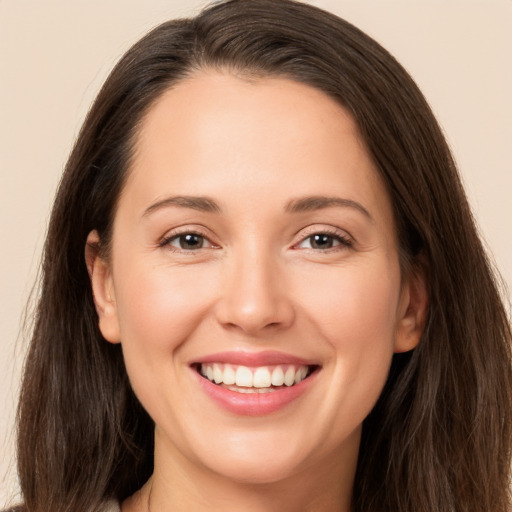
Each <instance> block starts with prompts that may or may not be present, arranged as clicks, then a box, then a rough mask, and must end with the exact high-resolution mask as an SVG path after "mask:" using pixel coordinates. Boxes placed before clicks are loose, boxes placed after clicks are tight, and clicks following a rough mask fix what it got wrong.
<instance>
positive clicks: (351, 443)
mask: <svg viewBox="0 0 512 512" xmlns="http://www.w3.org/2000/svg"><path fill="white" fill-rule="evenodd" d="M175 196H201V197H207V198H209V199H210V200H213V201H215V203H216V205H218V208H219V210H220V211H202V210H199V209H195V208H190V207H186V206H183V205H176V204H164V205H163V206H162V204H160V206H159V207H157V206H154V205H156V204H158V203H161V201H162V200H165V199H166V198H169V197H175ZM309 196H319V197H329V198H332V197H336V198H341V199H343V200H349V201H352V202H353V204H352V203H351V204H348V205H347V204H344V205H343V204H342V205H330V206H325V205H324V207H321V208H311V209H307V210H304V211H291V210H290V202H292V201H296V200H297V199H300V198H304V197H309ZM295 204H296V203H295ZM148 209H149V211H148ZM190 232H195V233H198V234H200V235H202V236H203V237H204V238H203V239H199V240H200V244H199V247H200V248H198V249H190V248H189V247H186V248H185V249H183V248H181V247H180V241H181V242H182V241H183V238H181V239H180V238H172V237H173V236H174V237H176V236H177V235H178V234H181V235H183V234H185V233H190ZM315 233H320V234H321V233H327V235H328V237H330V238H327V239H326V240H327V242H328V243H327V246H328V245H329V244H330V243H331V244H332V247H331V248H327V249H325V248H323V247H325V245H324V246H321V247H319V246H315V245H314V244H312V240H313V239H312V238H311V236H312V235H313V234H315ZM169 239H170V241H169ZM97 240H98V235H97V233H96V232H92V233H91V234H90V236H89V240H88V241H89V242H95V241H97ZM163 240H167V242H163ZM201 240H203V241H202V242H201ZM86 256H87V261H88V267H89V272H90V275H91V280H92V285H93V290H94V295H95V302H96V306H97V311H98V316H99V322H100V329H101V331H102V333H103V335H104V337H105V338H106V340H108V341H109V342H111V343H122V345H123V354H124V357H125V363H126V368H127V372H128V375H129V377H130V381H131V384H132V386H133V389H134V391H135V393H136V394H137V396H138V398H139V399H140V401H141V403H142V404H143V406H144V407H145V408H146V409H147V411H148V412H149V414H150V415H151V417H152V418H153V419H154V421H155V424H156V430H155V470H154V474H153V476H152V478H151V479H150V481H149V482H148V484H147V485H146V486H144V488H143V489H142V490H141V491H140V492H139V493H136V494H135V495H134V496H132V497H131V498H130V499H128V500H126V501H125V502H124V503H123V507H122V509H123V512H127V511H128V512H129V511H144V510H149V508H151V509H152V510H153V511H155V510H158V511H161V512H165V511H167V510H169V511H170V510H173V511H181V510H197V511H201V510H224V511H235V510H236V511H239V510H245V511H250V512H252V511H254V512H256V511H273V510H276V511H277V510H279V511H297V510H307V511H331V510H337V511H349V510H350V500H351V490H352V485H353V479H354V473H355V468H356V463H357V454H358V448H359V442H360V434H361V424H362V421H363V420H364V418H365V417H366V416H367V415H368V413H369V412H370V410H371V409H372V407H373V405H374V404H375V402H376V400H377V398H378V396H379V394H380V392H381V390H382V388H383V385H384V383H385V380H386V377H387V374H388V370H389V366H390V362H391V358H392V355H393V352H399V351H407V350H411V349H412V348H414V346H416V344H417V343H418V341H419V339H420V336H421V332H422V329H423V325H424V320H425V311H426V303H427V297H426V291H425V283H424V279H423V276H422V275H421V273H419V272H416V273H411V275H410V276H404V275H402V273H401V270H400V265H399V258H398V248H397V237H396V230H395V222H394V219H393V214H392V206H391V203H390V199H389V195H388V193H387V191H386V188H385V186H384V184H383V182H382V181H381V179H380V177H379V174H378V172H377V170H376V168H375V165H374V164H373V162H372V160H371V158H370V156H369V154H368V152H367V150H366V148H365V146H364V143H363V142H362V139H361V137H360V135H359V132H358V128H357V126H356V124H355V122H354V120H353V119H352V117H351V116H350V115H349V113H348V112H347V111H346V110H345V109H344V108H343V107H342V106H340V105H339V104H338V103H336V102H335V101H334V100H333V99H331V98H329V97H328V96H326V95H325V94H324V93H322V92H320V91H318V90H316V89H314V88H311V87H309V86H306V85H303V84H299V83H295V82H292V81H289V80H286V79H279V78H265V79H260V80H256V81H254V80H252V81H248V80H244V79H243V78H240V77H235V76H233V75H231V74H229V73H228V72H225V73H221V72H213V71H202V72H199V73H197V74H196V75H194V76H193V77H191V78H189V79H187V80H186V81H184V82H180V83H179V84H178V85H176V86H174V87H173V88H172V89H170V90H169V91H167V92H166V93H165V94H164V95H163V96H162V97H161V98H160V99H159V100H158V101H157V102H156V103H155V105H154V106H153V107H152V108H151V109H150V111H149V112H148V114H147V116H146V118H145V119H144V121H143V123H142V125H141V128H140V133H139V136H138V140H137V144H136V153H135V158H134V161H133V164H132V168H131V170H130V174H129V177H128V179H127V182H126V185H125V187H124V189H123V191H122V194H121V196H120V200H119V203H118V208H117V212H116V216H115V222H114V230H113V240H112V251H111V254H110V257H109V259H108V260H104V259H102V258H101V257H99V256H98V254H97V253H96V252H94V250H93V249H92V248H91V246H90V245H88V249H86ZM233 350H244V351H248V352H259V351H264V350H278V351H281V352H284V353H286V354H292V355H294V356H297V357H302V358H305V359H307V360H312V361H315V362H316V363H317V364H319V365H320V367H321V368H320V371H319V372H318V373H317V374H316V375H315V380H314V381H311V382H312V384H311V385H310V386H309V387H308V389H307V391H306V392H305V393H304V394H303V395H301V396H300V397H299V398H298V399H297V400H295V401H293V402H292V403H290V404H288V405H287V406H285V407H284V408H282V409H280V410H278V411H276V412H273V413H271V414H265V415H261V416H241V415H237V414H234V413H232V412H228V411H226V410H225V409H223V408H222V407H220V406H219V405H217V404H216V403H214V402H213V401H212V400H211V398H210V397H209V396H207V395H206V394H205V393H204V392H203V391H202V390H201V389H200V386H199V385H198V379H197V375H196V374H194V372H193V371H192V370H191V368H190V361H193V360H197V359H199V358H201V357H204V356H206V355H209V354H212V353H217V352H222V351H233ZM149 503H150V507H149Z"/></svg>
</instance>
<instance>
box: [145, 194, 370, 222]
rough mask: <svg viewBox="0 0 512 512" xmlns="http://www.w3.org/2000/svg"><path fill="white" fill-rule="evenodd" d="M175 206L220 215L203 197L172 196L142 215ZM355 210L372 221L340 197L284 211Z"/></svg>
mask: <svg viewBox="0 0 512 512" xmlns="http://www.w3.org/2000/svg"><path fill="white" fill-rule="evenodd" d="M173 206H177V207H179V208H190V209H192V210H198V211H202V212H208V213H221V208H220V206H219V205H218V204H217V203H216V202H215V201H214V200H213V199H211V198H209V197H204V196H173V197H167V198H165V199H161V200H160V201H157V202H156V203H153V204H152V205H151V206H149V207H148V208H147V209H146V210H145V211H144V213H143V217H146V216H148V215H150V214H151V213H153V212H155V211H157V210H160V209H162V208H169V207H173ZM333 206H334V207H343V208H355V209H356V210H358V211H359V212H361V213H363V214H364V215H365V216H366V217H368V218H369V219H370V220H373V218H372V216H371V215H370V212H369V211H368V210H367V209H366V208H365V207H364V206H363V205H362V204H361V203H358V202H357V201H353V200H352V199H343V198H341V197H326V196H307V197H300V198H297V199H292V200H291V201H289V202H288V203H287V204H286V207H285V211H286V212H287V213H301V212H308V211H314V210H322V209H325V208H331V207H333Z"/></svg>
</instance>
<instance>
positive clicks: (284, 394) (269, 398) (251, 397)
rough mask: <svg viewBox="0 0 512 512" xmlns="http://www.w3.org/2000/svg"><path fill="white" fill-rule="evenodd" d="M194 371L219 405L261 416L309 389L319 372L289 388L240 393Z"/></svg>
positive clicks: (247, 414) (240, 413) (234, 410)
mask: <svg viewBox="0 0 512 512" xmlns="http://www.w3.org/2000/svg"><path fill="white" fill-rule="evenodd" d="M193 372H194V373H195V375H196V378H197V379H198V381H199V384H200V386H201V388H202V389H203V391H204V392H205V393H206V394H207V395H208V396H209V397H210V398H211V399H212V400H213V401H214V402H215V403H217V405H220V406H221V407H222V408H224V409H226V410H228V411H229V412H232V413H234V414H239V415H243V416H261V415H264V414H270V413H273V412H276V411H278V410H280V409H283V408H284V407H286V406H287V405H288V404H290V403H291V402H293V401H295V400H297V399H298V398H299V397H301V396H302V395H303V394H304V393H305V392H306V391H307V390H308V388H309V387H310V386H311V383H312V381H313V380H314V379H315V377H316V374H317V373H318V372H317V371H315V372H314V373H313V374H311V375H310V376H309V377H307V378H306V379H304V380H303V381H301V382H299V383H298V384H295V385H294V386H290V387H289V388H288V387H284V388H280V389H276V390H275V391H270V392H268V393H258V392H256V393H238V392H236V391H232V390H230V389H227V388H224V387H222V386H218V385H217V384H214V383H213V382H210V381H209V380H208V379H205V378H204V377H202V376H201V375H199V373H197V372H196V371H195V370H193Z"/></svg>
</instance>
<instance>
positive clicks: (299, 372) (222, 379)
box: [200, 363, 308, 388]
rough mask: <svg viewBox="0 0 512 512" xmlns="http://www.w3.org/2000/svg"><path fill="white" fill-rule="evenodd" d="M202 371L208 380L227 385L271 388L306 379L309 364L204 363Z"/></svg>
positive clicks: (290, 384)
mask: <svg viewBox="0 0 512 512" xmlns="http://www.w3.org/2000/svg"><path fill="white" fill-rule="evenodd" d="M200 372H201V374H202V375H203V376H205V377H206V378H207V379H208V380H210V381H212V382H215V383H216V384H225V385H227V386H232V385H236V386H239V387H245V388H251V387H254V388H269V387H270V386H282V385H285V386H293V385H294V384H298V383H299V382H300V381H302V380H304V379H305V378H306V376H307V374H308V367H307V366H294V365H285V366H283V365H278V366H258V367H256V368H249V367H248V366H234V365H230V364H222V363H204V364H201V366H200Z"/></svg>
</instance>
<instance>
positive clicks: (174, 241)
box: [162, 233, 213, 251]
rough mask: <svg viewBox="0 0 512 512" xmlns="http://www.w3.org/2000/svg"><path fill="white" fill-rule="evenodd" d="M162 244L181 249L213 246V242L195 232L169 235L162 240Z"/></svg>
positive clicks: (190, 249)
mask: <svg viewBox="0 0 512 512" xmlns="http://www.w3.org/2000/svg"><path fill="white" fill-rule="evenodd" d="M162 245H167V246H171V247H172V248H176V249H179V250H182V251H197V250H198V249H205V248H207V247H213V244H212V243H211V242H210V241H209V240H208V239H207V238H205V237H204V236H202V235H199V234H197V233H180V234H179V235H174V236H171V237H170V238H168V239H166V240H164V241H163V244H162Z"/></svg>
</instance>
